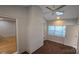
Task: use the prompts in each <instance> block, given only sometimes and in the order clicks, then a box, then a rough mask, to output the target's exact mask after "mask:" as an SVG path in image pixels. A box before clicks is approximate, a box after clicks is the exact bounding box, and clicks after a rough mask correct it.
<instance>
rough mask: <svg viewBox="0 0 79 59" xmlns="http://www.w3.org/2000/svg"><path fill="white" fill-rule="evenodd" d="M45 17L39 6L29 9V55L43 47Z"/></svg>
mask: <svg viewBox="0 0 79 59" xmlns="http://www.w3.org/2000/svg"><path fill="white" fill-rule="evenodd" d="M43 21H44V19H43V16H42V12H41V9H40V8H39V7H37V6H32V7H30V8H29V27H28V42H29V50H28V52H29V53H32V52H34V51H35V50H37V49H38V48H40V47H41V46H42V45H43Z"/></svg>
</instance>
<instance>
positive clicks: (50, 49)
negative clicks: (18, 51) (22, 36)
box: [22, 40, 76, 54]
mask: <svg viewBox="0 0 79 59" xmlns="http://www.w3.org/2000/svg"><path fill="white" fill-rule="evenodd" d="M75 53H76V50H75V48H73V47H70V46H66V45H63V44H60V43H56V42H53V41H49V40H45V41H44V45H43V46H42V47H40V48H39V49H37V50H36V51H35V52H33V53H32V54H75ZM22 54H28V53H27V52H24V53H22Z"/></svg>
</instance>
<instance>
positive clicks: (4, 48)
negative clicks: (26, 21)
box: [0, 37, 16, 54]
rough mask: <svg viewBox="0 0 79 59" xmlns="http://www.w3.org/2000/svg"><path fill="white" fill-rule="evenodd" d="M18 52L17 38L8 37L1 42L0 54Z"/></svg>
mask: <svg viewBox="0 0 79 59" xmlns="http://www.w3.org/2000/svg"><path fill="white" fill-rule="evenodd" d="M14 52H16V38H15V37H7V38H4V39H1V40H0V53H4V54H10V53H14Z"/></svg>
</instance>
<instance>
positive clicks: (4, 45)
mask: <svg viewBox="0 0 79 59" xmlns="http://www.w3.org/2000/svg"><path fill="white" fill-rule="evenodd" d="M16 50H17V49H16V20H15V19H11V18H7V17H1V18H0V54H2V53H3V54H12V53H15V52H16Z"/></svg>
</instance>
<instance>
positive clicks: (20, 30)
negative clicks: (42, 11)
mask: <svg viewBox="0 0 79 59" xmlns="http://www.w3.org/2000/svg"><path fill="white" fill-rule="evenodd" d="M0 16H4V17H10V18H14V19H16V26H17V27H16V29H17V51H18V52H19V53H21V52H24V51H26V50H27V48H28V44H27V26H28V8H24V7H19V6H0Z"/></svg>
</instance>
